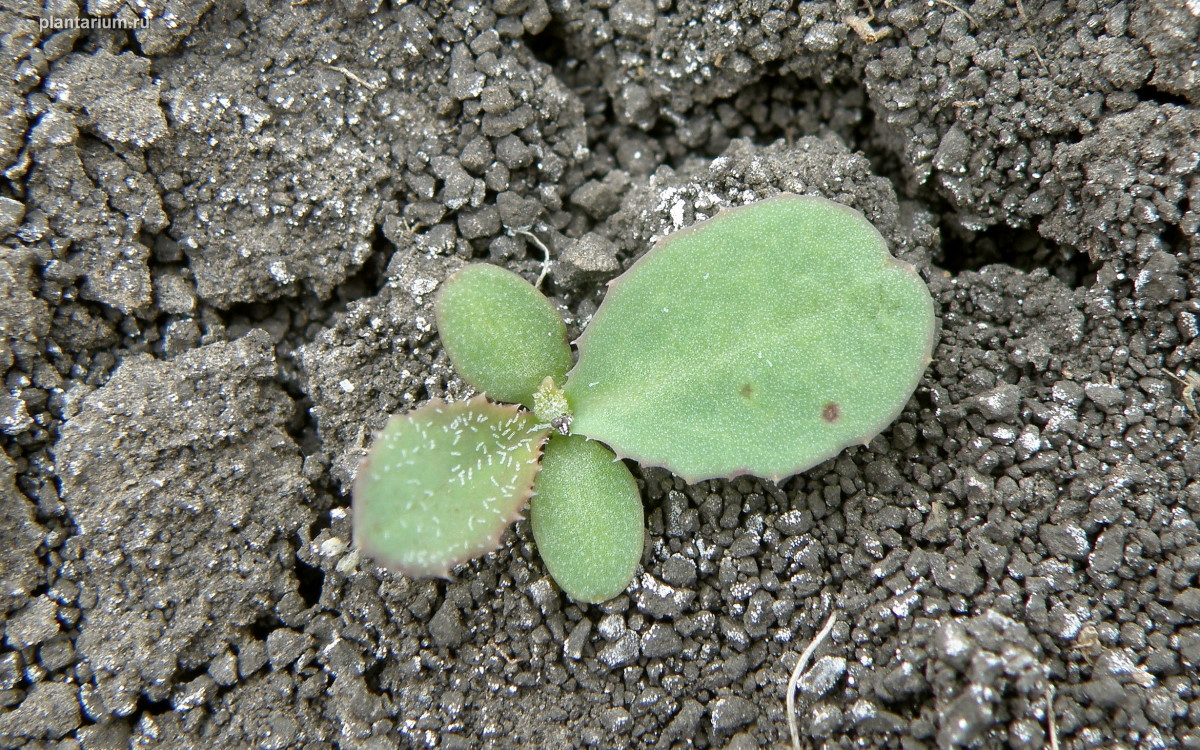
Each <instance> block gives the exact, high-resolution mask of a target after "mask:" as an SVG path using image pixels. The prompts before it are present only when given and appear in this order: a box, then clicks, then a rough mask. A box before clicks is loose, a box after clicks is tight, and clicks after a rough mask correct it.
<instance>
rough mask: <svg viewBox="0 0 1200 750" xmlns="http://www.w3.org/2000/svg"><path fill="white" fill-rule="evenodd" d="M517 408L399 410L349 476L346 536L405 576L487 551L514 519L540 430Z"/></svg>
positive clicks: (533, 470)
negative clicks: (350, 513)
mask: <svg viewBox="0 0 1200 750" xmlns="http://www.w3.org/2000/svg"><path fill="white" fill-rule="evenodd" d="M535 421H536V420H534V418H533V416H532V415H530V414H528V413H526V412H522V411H519V410H518V409H517V407H515V406H502V405H499V404H491V403H488V402H487V401H486V400H485V399H484V398H483V397H482V396H480V397H476V398H474V399H471V400H470V401H467V402H458V403H453V404H447V403H444V402H442V401H433V402H431V403H429V404H427V405H425V406H423V407H421V408H420V409H417V410H415V411H412V412H409V413H408V414H403V415H400V414H397V415H395V416H393V417H392V418H391V419H389V420H388V423H387V425H386V426H385V427H384V428H383V430H382V431H381V432H380V433H379V435H378V436H376V438H375V443H374V444H373V445H372V446H371V449H370V451H369V452H368V453H367V457H366V458H365V459H364V460H363V463H362V465H361V466H359V469H358V475H357V476H356V477H355V480H354V500H353V503H354V507H353V510H354V541H355V543H356V544H357V545H358V547H359V548H360V549H361V550H362V551H363V552H364V553H365V554H366V555H367V556H369V557H371V558H373V559H375V560H376V561H378V562H380V563H382V564H383V565H385V566H387V567H390V568H395V569H397V570H400V571H401V572H403V573H406V574H408V575H412V576H445V575H446V574H447V573H448V572H449V571H450V569H451V568H453V567H454V566H455V565H458V564H460V563H462V562H465V561H467V560H470V559H471V558H474V557H478V556H479V555H482V554H484V553H486V552H490V551H491V550H493V549H495V548H496V546H497V545H498V544H499V542H500V536H501V534H503V533H504V529H505V528H507V527H508V525H509V524H510V523H512V522H513V521H515V520H516V519H517V518H518V517H520V513H521V510H522V509H523V508H524V507H525V503H526V502H527V501H528V500H529V495H530V493H531V492H532V488H533V480H534V477H535V476H536V475H537V471H538V458H539V456H540V455H541V448H542V443H543V442H544V441H545V439H546V435H547V434H548V431H547V430H546V429H544V428H543V429H539V428H537V427H536V426H535Z"/></svg>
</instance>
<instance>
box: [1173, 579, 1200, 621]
mask: <svg viewBox="0 0 1200 750" xmlns="http://www.w3.org/2000/svg"><path fill="white" fill-rule="evenodd" d="M1174 605H1175V611H1176V612H1179V613H1180V614H1182V615H1185V616H1187V617H1189V618H1191V619H1193V620H1195V619H1200V588H1197V587H1195V586H1193V587H1192V588H1188V589H1184V590H1183V591H1180V592H1179V593H1178V594H1176V595H1175V600H1174Z"/></svg>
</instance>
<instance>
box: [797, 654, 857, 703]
mask: <svg viewBox="0 0 1200 750" xmlns="http://www.w3.org/2000/svg"><path fill="white" fill-rule="evenodd" d="M845 673H846V660H845V659H844V658H842V657H840V656H823V657H821V658H820V659H818V660H817V663H816V664H813V665H812V666H811V667H809V669H808V671H807V672H805V673H804V674H803V675H802V676H801V677H800V681H799V683H797V687H799V688H800V690H802V691H804V692H805V693H807V694H808V695H812V696H816V697H820V696H823V695H825V694H826V693H828V692H829V691H830V690H832V689H833V686H834V685H836V684H837V681H838V680H840V679H842V675H844V674H845Z"/></svg>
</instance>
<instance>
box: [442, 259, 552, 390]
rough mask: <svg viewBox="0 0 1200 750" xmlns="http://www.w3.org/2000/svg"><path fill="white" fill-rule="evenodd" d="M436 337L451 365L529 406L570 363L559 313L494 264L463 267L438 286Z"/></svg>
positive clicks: (471, 379)
mask: <svg viewBox="0 0 1200 750" xmlns="http://www.w3.org/2000/svg"><path fill="white" fill-rule="evenodd" d="M434 309H435V314H436V317H437V326H438V334H439V335H440V336H441V339H442V346H444V347H445V349H446V353H447V354H449V355H450V361H451V362H453V363H454V369H455V370H457V371H458V374H459V375H461V376H462V378H463V380H466V381H467V382H468V383H470V384H471V385H472V386H473V387H474V388H476V389H477V390H480V391H483V392H484V393H486V394H487V395H488V396H490V397H491V398H492V399H493V400H495V401H506V402H509V403H521V404H525V405H526V406H528V407H530V408H532V407H533V392H534V391H536V390H537V387H538V386H539V385H540V384H541V382H542V380H543V379H545V378H546V377H553V378H554V379H555V380H556V381H558V382H559V383H560V384H561V383H562V382H563V380H564V376H565V374H566V372H567V368H569V367H570V366H571V349H570V347H569V346H568V344H567V331H566V327H565V326H564V325H563V321H562V318H561V317H560V316H559V314H558V312H556V311H555V309H554V308H553V307H552V306H551V305H550V301H549V300H548V299H546V296H545V295H544V294H542V293H541V292H539V291H538V290H537V289H535V288H534V287H533V285H532V284H530V283H529V282H528V281H526V280H525V279H522V278H521V277H520V276H518V275H516V274H515V273H512V272H511V271H507V270H505V269H503V268H500V267H499V266H492V265H487V264H482V263H477V264H474V265H470V266H467V267H466V268H463V269H462V270H460V271H458V272H457V273H455V274H454V275H453V276H451V277H450V278H449V279H447V280H446V282H445V283H444V284H443V285H442V288H441V289H440V290H439V291H438V296H437V300H436V302H435V306H434Z"/></svg>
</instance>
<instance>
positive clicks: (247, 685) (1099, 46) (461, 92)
mask: <svg viewBox="0 0 1200 750" xmlns="http://www.w3.org/2000/svg"><path fill="white" fill-rule="evenodd" d="M85 14H86V16H87V17H90V18H94V19H95V18H104V19H109V21H110V22H111V21H121V22H122V23H125V25H126V26H128V25H129V24H130V23H132V22H133V21H135V20H137V19H138V18H148V19H150V20H149V24H148V25H147V26H146V27H145V28H139V29H136V30H130V29H128V28H117V29H84V30H81V29H69V28H68V29H55V28H53V27H51V28H43V26H46V25H49V24H40V23H39V20H43V19H44V20H49V19H50V18H52V17H54V18H68V19H73V18H77V17H83V16H85ZM110 25H112V24H111V23H110ZM0 65H2V66H3V67H4V68H5V73H6V74H5V75H3V76H0V172H2V177H0V244H2V247H0V373H3V375H4V385H5V387H4V388H3V389H2V390H0V440H3V445H4V450H3V451H2V452H0V516H2V518H0V747H6V748H17V747H31V748H63V749H64V750H66V749H67V748H71V749H74V748H83V749H87V750H92V749H94V750H102V749H104V750H107V749H109V748H128V747H137V748H172V749H174V748H222V747H224V748H326V747H340V748H364V749H367V748H370V749H375V748H396V747H401V748H409V747H412V748H419V747H428V748H476V747H495V748H510V747H532V748H555V749H559V748H568V747H580V746H589V747H601V748H618V747H655V748H669V747H700V748H738V749H741V750H744V749H746V748H755V747H783V746H790V739H789V737H788V730H787V717H786V710H785V687H786V684H787V681H788V677H789V674H790V673H791V670H792V666H793V664H794V663H795V661H796V659H797V656H798V655H799V653H800V652H801V651H802V650H803V649H804V647H805V645H806V644H808V643H809V641H810V640H812V639H813V637H814V635H815V634H816V632H817V630H818V629H819V628H820V627H821V625H822V624H823V623H824V622H825V620H826V618H828V617H829V615H830V614H834V615H835V617H836V624H835V625H834V627H833V630H832V633H831V636H830V638H829V639H828V640H827V641H825V642H824V643H823V644H822V645H821V647H820V648H819V650H818V651H817V653H816V659H815V663H814V665H813V666H812V667H811V668H810V669H809V670H808V672H807V674H806V675H805V676H804V678H803V679H802V680H801V683H800V690H799V692H798V699H797V713H798V720H799V726H800V728H801V734H802V735H803V736H802V738H801V742H802V744H803V745H804V746H806V747H807V746H821V747H872V748H873V747H900V748H905V749H906V750H909V749H912V748H922V747H940V748H950V747H979V748H1001V747H1015V748H1025V749H1030V750H1032V749H1034V748H1043V747H1047V746H1050V744H1051V742H1052V740H1056V741H1057V743H1058V747H1061V748H1092V747H1125V748H1151V749H1157V748H1193V749H1194V748H1200V676H1198V674H1200V530H1198V529H1197V523H1196V522H1197V519H1198V518H1200V441H1198V439H1197V438H1198V436H1200V427H1198V426H1197V424H1198V421H1200V414H1198V413H1197V403H1196V401H1195V400H1190V398H1196V394H1195V393H1194V392H1193V391H1189V390H1187V389H1186V388H1185V387H1184V386H1183V384H1182V383H1181V382H1179V381H1178V380H1177V379H1176V378H1185V379H1186V377H1187V373H1188V372H1196V373H1200V5H1198V4H1197V3H1196V2H1195V0H1187V2H1179V1H1177V0H1138V1H1137V2H1106V3H1095V2H1090V1H1088V0H1068V1H1067V2H1058V1H1056V0H1046V1H1039V0H1027V1H1026V2H1024V3H1022V1H1021V0H1015V1H1014V2H1013V3H1011V4H1010V3H1005V2H998V1H997V0H976V1H975V2H973V3H970V2H969V1H968V0H964V1H963V2H958V0H955V1H954V2H953V3H952V2H948V1H946V0H935V1H933V2H911V1H909V0H895V1H894V2H892V3H883V4H877V5H876V6H875V7H874V8H873V9H872V8H871V7H870V5H869V4H867V3H862V4H855V3H853V2H849V0H837V1H836V2H833V1H827V0H816V1H814V2H804V3H800V4H799V5H798V6H797V4H794V3H789V2H781V1H779V0H738V2H732V1H730V0H721V1H720V2H715V3H714V2H703V3H701V2H693V0H675V2H672V0H618V1H617V2H615V3H614V2H612V1H611V0H588V2H585V3H575V2H567V0H550V4H549V5H548V4H547V2H546V0H495V2H494V3H492V4H491V5H490V6H489V5H486V4H485V5H481V4H477V3H468V2H457V3H455V4H454V5H453V6H445V5H440V4H437V3H429V4H425V5H418V4H411V3H404V4H399V5H396V4H388V3H386V2H383V0H336V1H334V0H326V1H325V2H312V3H305V2H297V3H295V4H288V3H279V2H270V3H268V2H261V1H260V0H246V1H244V2H239V0H153V1H152V2H148V3H133V2H123V1H122V0H113V1H105V0H89V2H88V3H86V5H81V4H79V3H77V2H76V0H46V2H45V4H44V5H42V4H39V3H34V2H32V1H31V0H6V2H4V3H3V10H0ZM780 191H788V192H793V193H802V194H813V195H823V196H825V197H828V198H832V199H834V200H837V201H841V202H843V203H847V204H849V205H851V206H853V207H855V208H858V209H859V210H861V211H862V212H864V213H865V214H866V215H867V216H868V217H869V218H870V219H871V220H872V221H873V222H875V224H876V225H877V226H878V227H879V229H880V230H881V231H882V232H883V233H884V235H885V236H886V237H887V238H888V240H889V242H890V244H891V246H892V249H893V252H894V253H895V254H896V255H897V256H898V257H900V258H903V259H904V260H907V261H908V262H910V263H912V264H914V265H915V266H916V267H917V268H918V269H919V270H920V272H921V273H922V275H923V276H924V278H925V279H926V280H927V281H928V283H929V286H930V288H931V289H932V291H933V293H934V297H935V300H936V302H937V307H938V311H939V317H940V321H941V335H940V341H939V344H938V346H937V349H936V351H935V353H934V361H933V365H932V366H931V367H930V369H929V371H928V372H927V373H926V375H925V378H924V380H923V382H922V384H921V385H920V387H919V388H918V389H917V392H916V394H915V395H914V396H913V398H912V401H911V403H910V404H909V406H908V408H907V409H906V410H905V411H904V413H903V414H902V416H901V417H900V418H899V420H898V421H897V422H896V423H895V424H894V425H892V426H891V427H890V428H889V429H888V430H886V431H885V432H884V433H883V434H882V435H880V436H879V437H877V438H875V439H874V440H873V441H872V442H871V443H870V445H869V446H866V447H862V448H854V449H849V450H847V451H845V452H844V453H842V454H841V455H840V456H838V457H837V458H835V459H832V460H830V461H828V462H826V463H825V464H822V465H821V466H818V467H816V468H814V469H812V470H810V471H807V472H805V473H803V474H801V475H799V476H796V477H793V478H791V479H789V480H787V481H784V482H782V483H781V484H780V485H779V486H775V485H773V484H771V483H767V482H760V481H756V480H753V479H749V478H740V479H737V480H734V481H729V482H726V481H706V482H702V483H700V484H697V485H691V486H689V485H686V484H684V483H683V482H682V481H681V480H680V479H677V478H674V477H672V476H670V475H669V474H667V473H666V472H664V471H662V470H657V469H646V470H641V469H637V468H636V467H634V471H635V474H636V476H637V477H638V479H639V482H640V483H641V484H642V485H643V497H644V501H645V508H646V514H647V519H648V533H647V544H646V551H645V554H644V556H643V559H642V569H641V570H639V572H638V575H637V577H636V578H635V580H634V582H633V584H632V585H631V586H630V587H629V589H628V591H627V592H626V593H625V594H623V595H622V596H620V597H618V598H616V599H614V600H612V601H610V602H608V603H606V604H603V605H600V606H580V605H577V604H574V603H572V602H571V601H569V600H568V599H567V598H566V597H565V596H563V595H562V594H561V592H560V591H559V590H558V589H557V587H556V586H555V584H554V583H553V581H552V580H551V579H550V578H549V577H548V575H547V573H546V570H545V568H544V567H543V565H542V563H541V561H540V560H539V559H538V556H537V554H536V550H535V548H534V545H533V542H532V539H531V537H530V533H529V528H528V525H527V524H525V523H523V522H522V523H518V524H517V525H516V527H515V528H514V530H513V531H512V532H511V533H509V534H508V535H507V536H506V537H505V542H504V544H503V545H502V547H501V548H500V549H499V550H497V551H496V552H494V553H492V554H489V555H487V556H485V557H483V558H481V559H479V560H476V561H474V562H472V563H470V564H468V565H466V566H463V567H462V568H460V569H458V570H456V571H455V575H454V577H453V579H452V580H450V581H442V580H420V581H414V580H409V579H406V578H404V577H402V576H399V575H396V574H393V573H390V572H388V571H385V570H381V569H380V568H378V567H376V566H375V565H373V564H372V563H371V562H370V561H369V560H367V559H362V558H360V557H359V556H358V553H357V552H355V551H354V550H353V548H352V547H351V546H350V534H349V529H350V522H349V521H350V519H349V508H348V504H349V500H348V496H347V487H348V483H349V480H350V479H351V477H352V476H353V473H354V470H355V466H356V464H357V461H358V457H359V455H360V451H361V449H362V447H363V446H364V444H366V443H367V442H369V440H370V436H371V434H372V431H373V430H374V429H376V428H378V427H379V426H380V425H381V424H382V422H383V420H384V418H385V417H386V415H387V414H389V413H391V412H393V411H395V410H398V409H405V408H408V407H410V406H414V405H418V404H420V403H422V402H424V401H426V400H427V399H430V398H433V397H450V398H461V397H465V396H467V395H469V394H470V389H469V388H468V387H467V386H466V385H465V384H464V383H463V382H462V381H461V380H459V379H457V378H456V376H455V375H454V373H453V372H452V370H451V369H450V368H449V366H448V364H447V362H446V359H445V356H444V355H443V353H442V352H441V349H440V347H439V344H438V339H437V336H436V332H435V330H434V327H433V317H432V314H431V312H430V300H431V295H432V293H433V292H434V291H435V289H436V288H437V285H438V283H439V282H440V281H441V280H442V279H444V278H445V277H446V276H447V275H448V274H449V273H450V272H451V271H452V270H453V269H455V268H457V267H459V266H460V265H461V264H463V263H465V262H468V261H472V260H474V261H480V260H482V261H487V262H492V263H497V264H501V265H504V266H505V267H508V268H510V269H513V270H515V271H517V272H520V273H523V274H525V275H526V276H527V277H528V278H530V279H533V278H534V277H535V276H536V275H537V274H538V272H539V270H540V267H541V251H540V250H539V249H538V248H537V247H536V246H535V244H534V243H533V242H531V239H530V238H531V236H532V237H536V238H538V240H539V241H540V242H541V243H543V244H545V245H546V246H547V247H548V248H549V251H550V254H551V256H552V257H553V259H554V263H553V266H552V273H551V276H550V278H549V279H548V281H547V284H546V286H547V290H548V291H549V292H550V293H551V294H552V295H553V297H554V300H555V302H556V303H557V304H559V305H560V307H561V309H562V311H563V312H564V315H565V316H566V317H567V319H568V324H569V328H570V329H571V331H572V333H573V334H578V332H579V331H580V329H581V326H582V325H583V324H584V323H585V322H586V321H587V319H588V317H589V316H590V315H591V313H593V312H594V311H595V309H596V306H597V304H598V303H599V300H600V297H601V295H602V292H603V288H604V282H606V281H607V280H609V279H611V278H613V277H614V276H615V275H616V274H617V273H619V271H620V270H621V269H622V268H624V267H628V265H629V264H630V263H631V262H632V261H633V260H634V259H635V258H636V257H637V256H638V254H639V253H641V252H643V251H644V249H645V248H646V247H647V246H648V245H649V243H650V242H651V240H652V239H653V238H654V237H656V236H660V235H662V234H664V233H666V232H668V231H671V230H672V229H674V228H677V227H681V226H685V225H687V224H690V223H692V222H693V221H695V220H698V219H701V218H704V217H707V216H710V215H712V214H713V213H715V212H716V211H717V210H718V209H719V208H721V207H723V206H727V205H740V204H743V203H746V202H749V201H752V200H755V199H758V198H762V197H766V196H769V195H771V194H774V193H777V192H780ZM1049 733H1052V734H1053V736H1051V734H1049Z"/></svg>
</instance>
